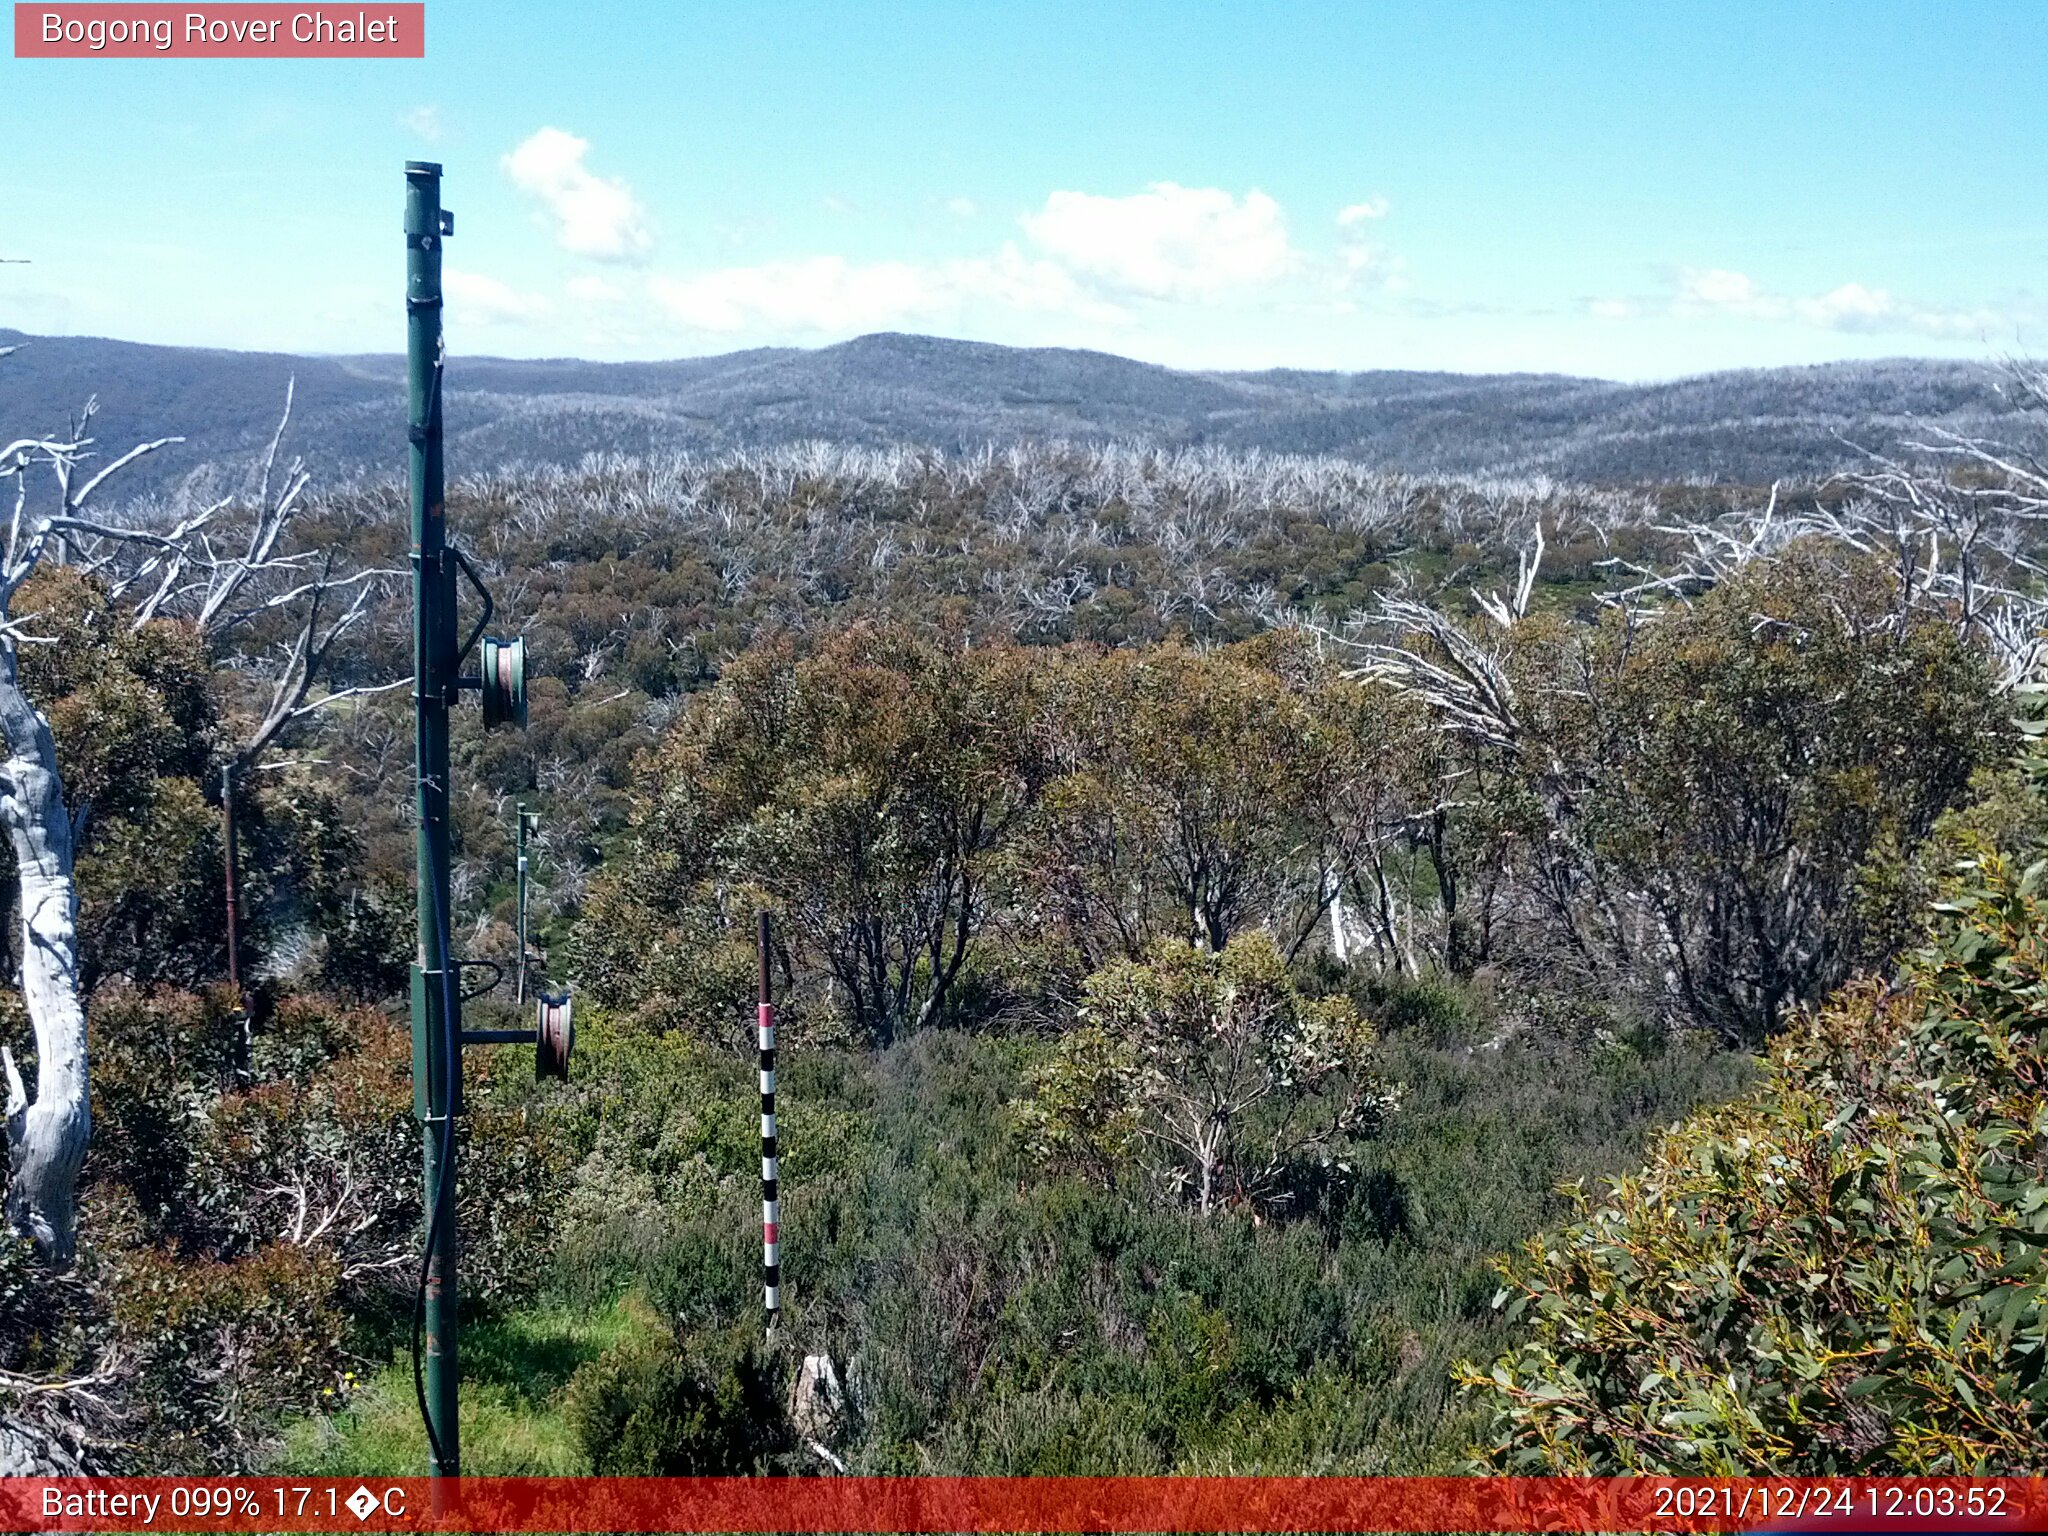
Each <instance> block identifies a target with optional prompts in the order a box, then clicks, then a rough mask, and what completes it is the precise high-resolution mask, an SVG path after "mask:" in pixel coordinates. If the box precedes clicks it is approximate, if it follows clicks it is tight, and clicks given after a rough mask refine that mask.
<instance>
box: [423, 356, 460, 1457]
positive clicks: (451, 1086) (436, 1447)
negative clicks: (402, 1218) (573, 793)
mask: <svg viewBox="0 0 2048 1536" xmlns="http://www.w3.org/2000/svg"><path fill="white" fill-rule="evenodd" d="M446 359H447V342H446V340H445V338H444V339H443V340H442V341H441V343H440V345H439V347H438V348H437V352H436V356H435V358H434V384H433V389H432V392H431V393H430V394H429V396H428V398H427V430H428V433H429V434H430V435H431V434H432V432H433V429H435V428H437V427H438V426H439V425H440V422H441V377H442V370H443V368H444V367H445V365H446ZM421 577H422V580H423V581H424V580H426V579H427V577H426V573H425V571H424V570H423V571H422V572H421ZM432 579H434V580H436V581H438V580H439V579H440V573H439V572H438V571H437V572H435V573H434V575H433V578H432ZM430 643H431V642H430ZM422 659H423V660H424V658H422ZM421 670H423V671H424V670H425V668H422V669H421ZM423 685H424V679H421V678H415V679H414V682H413V687H414V690H415V691H417V690H418V689H419V688H420V687H422V686H423ZM445 703H446V701H445V700H443V704H444V706H445ZM426 746H427V741H426V729H425V722H424V721H420V720H416V721H415V724H414V728H413V762H414V763H415V764H419V763H423V762H424V761H425V760H426ZM447 788H448V786H446V785H445V784H444V785H443V786H442V790H443V797H444V800H445V798H446V794H447ZM431 843H432V840H431V839H429V844H430V846H431ZM443 857H445V853H444V854H443ZM447 874H448V871H447V870H446V868H445V867H437V868H434V869H431V870H429V871H428V875H429V877H430V878H431V881H432V884H433V887H434V941H435V947H436V949H437V950H438V952H439V957H440V961H441V969H440V982H439V985H440V988H441V1023H442V1030H441V1034H442V1043H443V1053H444V1054H443V1060H442V1064H441V1068H442V1081H443V1082H444V1083H445V1084H447V1088H448V1094H447V1100H448V1102H447V1113H445V1114H443V1115H442V1117H441V1131H440V1136H441V1162H440V1173H439V1176H438V1177H437V1178H436V1179H435V1181H434V1197H433V1208H432V1210H431V1211H430V1213H429V1214H428V1217H427V1243H426V1248H425V1251H424V1252H422V1253H421V1255H420V1277H419V1284H418V1285H417V1286H415V1287H414V1289H413V1299H412V1390H413V1397H414V1399H415V1400H416V1401H417V1403H418V1404H419V1410H420V1422H421V1423H422V1424H423V1425H425V1426H426V1431H427V1449H428V1451H429V1453H430V1454H431V1455H432V1456H433V1459H434V1467H435V1469H436V1471H437V1472H438V1471H439V1469H440V1468H441V1467H442V1466H443V1465H444V1464H445V1457H444V1456H443V1455H442V1449H441V1437H440V1435H438V1434H437V1433H436V1432H435V1430H434V1416H433V1414H432V1413H431V1412H430V1411H429V1410H428V1408H427V1384H426V1372H425V1365H424V1351H423V1349H422V1345H423V1343H424V1336H425V1333H426V1325H427V1281H428V1278H429V1276H430V1275H431V1273H432V1271H433V1267H434V1248H435V1245H436V1243H437V1242H438V1240H439V1238H440V1236H441V1224H442V1222H443V1221H445V1220H447V1219H448V1207H449V1197H450V1194H451V1193H452V1185H451V1183H450V1179H449V1175H450V1174H451V1172H452V1171H453V1168H454V1164H455V1156H454V1153H455V1095H456V1093H457V1092H458V1091H459V1089H460V1076H459V1074H460V1073H461V1071H462V1055H461V1053H462V1047H461V1044H460V1042H459V1041H458V1040H457V1038H456V1034H457V1031H456V1027H455V1019H456V1014H457V1011H458V1010H459V1008H460V1006H461V1003H460V998H459V993H458V990H457V987H456V981H455V966H454V964H453V961H452V959H451V955H452V952H453V949H454V944H453V942H452V939H451V936H450V933H449V922H448V907H447V898H446V895H445V894H444V893H445V892H446V890H447ZM429 1070H430V1071H431V1070H432V1069H431V1067H430V1068H429ZM427 1104H428V1108H429V1109H430V1110H431V1109H432V1107H433V1093H432V1090H431V1086H430V1087H429V1091H428V1094H427ZM444 1278H445V1277H444Z"/></svg>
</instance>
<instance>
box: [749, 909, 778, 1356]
mask: <svg viewBox="0 0 2048 1536" xmlns="http://www.w3.org/2000/svg"><path fill="white" fill-rule="evenodd" d="M755 942H756V948H757V949H758V950H759V951H760V958H761V1001H760V1005H759V1007H758V1008H757V1009H756V1011H755V1030H756V1032H757V1033H758V1035H759V1037H760V1045H761V1305H762V1307H763V1309H764V1310H765V1311H766V1312H767V1319H768V1331H769V1332H770V1333H773V1332H774V1331H775V1322H776V1318H777V1317H778V1316H779V1315H780V1314H781V1311H782V1245H781V1238H780V1232H779V1230H778V1229H779V1227H780V1217H781V1212H780V1210H779V1209H778V1206H779V1202H778V1201H777V1199H776V1195H775V1175H776V1156H775V1003H774V1000H773V998H772V997H771V995H770V993H769V990H768V914H767V913H766V912H763V913H762V914H761V916H760V930H759V933H758V934H757V936H756V941H755Z"/></svg>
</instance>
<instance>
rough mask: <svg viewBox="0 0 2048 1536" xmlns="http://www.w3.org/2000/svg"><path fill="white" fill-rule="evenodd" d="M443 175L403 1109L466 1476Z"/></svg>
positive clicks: (425, 261)
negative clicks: (417, 1131) (415, 946)
mask: <svg viewBox="0 0 2048 1536" xmlns="http://www.w3.org/2000/svg"><path fill="white" fill-rule="evenodd" d="M453 229H454V219H453V218H452V217H451V216H450V215H448V214H447V213H445V212H443V210H442V208H441V167H440V166H438V165H432V164H427V163H424V162H421V161H409V162H408V163H407V165H406V167H405V279H406V281H405V321H406V397H407V412H406V437H407V440H408V442H409V443H410V445H411V451H410V455H409V457H410V461H411V488H412V592H413V706H414V732H415V736H414V741H415V749H416V766H415V787H416V790H417V796H418V803H417V806H416V809H417V812H418V838H419V849H418V861H419V870H418V875H419V956H418V962H417V963H416V964H415V966H414V967H413V974H412V1065H413V1108H414V1111H415V1113H416V1114H417V1115H418V1116H419V1118H420V1121H421V1125H422V1128H423V1135H422V1138H421V1139H422V1141H423V1142H424V1144H425V1159H424V1161H425V1174H426V1212H427V1252H426V1257H425V1263H424V1272H423V1275H422V1281H421V1286H420V1290H421V1295H420V1297H419V1300H418V1304H417V1313H418V1315H417V1317H416V1318H415V1324H416V1326H417V1327H418V1329H419V1331H420V1333H421V1334H422V1335H423V1337H422V1339H421V1342H420V1346H419V1356H420V1357H421V1358H420V1359H419V1361H418V1362H417V1368H418V1369H419V1371H420V1373H421V1375H422V1376H423V1378H424V1380H423V1382H422V1383H420V1384H419V1387H420V1395H421V1411H422V1413H423V1415H424V1417H425V1420H426V1425H427V1439H428V1445H429V1470H430V1471H431V1472H432V1473H433V1475H434V1476H436V1477H455V1476H457V1475H459V1474H460V1472H461V1467H462V1449H461V1438H460V1431H459V1429H458V1427H457V1424H456V1397H457V1392H458V1389H459V1387H460V1382H461V1372H460V1365H459V1360H458V1355H457V1330H458V1328H459V1326H460V1324H459V1315H458V1307H457V1297H456V1247H455V1209H454V1207H455V1134H454V1131H455V1121H454V1117H455V1114H456V1113H457V1110H458V1104H457V1098H458V1095H459V1092H460V1086H461V1056H460V1049H461V1047H460V1043H459V1038H460V1037H459V1031H460V1030H461V1028H462V1020H461V1006H462V1005H461V989H460V987H459V986H458V985H457V982H456V974H455V968H454V962H453V957H452V956H451V955H450V953H449V949H450V944H449V931H450V926H451V924H450V917H449V911H448V905H449V895H450V893H449V882H448V867H449V838H448V710H449V705H450V704H451V703H452V702H453V698H454V694H455V690H456V686H457V679H456V675H455V669H456V666H457V661H456V648H455V567H454V564H453V562H452V561H451V560H450V558H449V553H448V542H447V518H446V513H445V509H444V507H443V485H442V464H441V372H442V361H443V357H442V337H441V241H442V238H443V237H444V236H446V235H448V234H450V233H452V231H453Z"/></svg>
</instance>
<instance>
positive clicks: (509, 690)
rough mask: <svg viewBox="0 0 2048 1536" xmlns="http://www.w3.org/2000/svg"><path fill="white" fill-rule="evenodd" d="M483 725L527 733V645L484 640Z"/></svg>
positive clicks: (516, 641)
mask: <svg viewBox="0 0 2048 1536" xmlns="http://www.w3.org/2000/svg"><path fill="white" fill-rule="evenodd" d="M481 662H482V665H481V668H480V670H481V671H482V673H483V695H484V725H485V727H486V728H487V729H496V728H497V727H498V726H501V725H512V726H517V727H518V728H519V729H520V730H525V729H526V641H525V639H524V638H523V637H521V638H517V639H512V640H486V641H484V643H483V650H482V653H481Z"/></svg>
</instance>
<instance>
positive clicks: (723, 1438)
mask: <svg viewBox="0 0 2048 1536" xmlns="http://www.w3.org/2000/svg"><path fill="white" fill-rule="evenodd" d="M722 1342H723V1343H724V1348H722V1349H719V1350H716V1351H715V1352H712V1353H710V1354H708V1355H700V1354H689V1353H685V1351H684V1350H683V1349H682V1348H681V1347H680V1346H679V1345H678V1343H677V1341H676V1340H675V1339H674V1338H673V1337H670V1336H667V1335H666V1334H664V1333H661V1332H659V1331H648V1332H643V1333H639V1334H636V1335H633V1336H631V1337H628V1338H626V1339H624V1340H622V1341H621V1342H619V1343H617V1344H614V1345H613V1346H612V1347H611V1348H610V1349H607V1350H606V1351H605V1352H604V1353H603V1354H602V1355H600V1356H599V1357H598V1358H597V1359H595V1360H593V1361H591V1362H590V1363H589V1364H588V1365H585V1366H584V1367H582V1368H581V1369H580V1370H578V1371H577V1373H576V1375H575V1376H574V1377H573V1378H572V1379H571V1381H570V1382H569V1389H568V1394H567V1397H566V1399H565V1402H564V1412H565V1417H566V1418H567V1420H568V1423H569V1426H570V1428H571V1430H572V1431H573V1433H574V1434H575V1436H576V1440H577V1443H578V1444H579V1445H580V1446H581V1447H582V1449H583V1454H584V1456H585V1457H586V1458H587V1459H588V1461H589V1464H590V1468H591V1470H592V1471H593V1472H595V1473H597V1474H598V1475H600V1476H608V1477H718V1476H727V1477H730V1476H739V1475H743V1474H746V1473H752V1472H759V1471H762V1470H763V1469H764V1467H765V1464H766V1463H767V1462H768V1460H769V1458H771V1457H773V1456H774V1455H776V1454H777V1453H778V1452H780V1451H782V1450H784V1449H786V1448H787V1443H788V1439H789V1432H788V1428H787V1425H786V1424H785V1423H784V1421H783V1414H782V1406H781V1400H780V1397H779V1395H778V1393H777V1392H776V1387H775V1382H774V1380H773V1378H772V1376H771V1374H770V1371H769V1367H768V1362H767V1361H766V1360H765V1359H764V1358H763V1356H762V1353H761V1347H760V1345H759V1343H758V1342H757V1340H756V1339H755V1338H754V1336H753V1333H752V1331H751V1330H749V1331H747V1332H746V1333H744V1334H742V1335H738V1336H731V1335H729V1336H728V1337H727V1338H726V1339H725V1340H723V1341H722Z"/></svg>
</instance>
